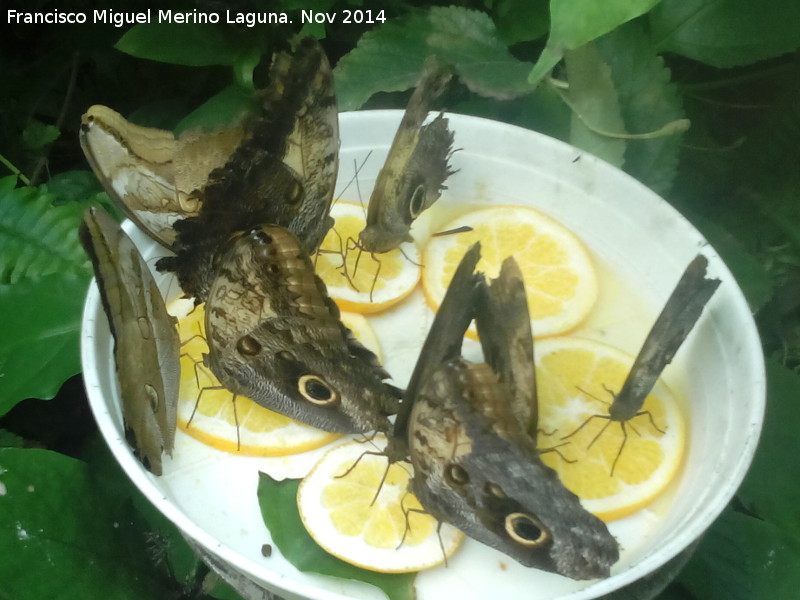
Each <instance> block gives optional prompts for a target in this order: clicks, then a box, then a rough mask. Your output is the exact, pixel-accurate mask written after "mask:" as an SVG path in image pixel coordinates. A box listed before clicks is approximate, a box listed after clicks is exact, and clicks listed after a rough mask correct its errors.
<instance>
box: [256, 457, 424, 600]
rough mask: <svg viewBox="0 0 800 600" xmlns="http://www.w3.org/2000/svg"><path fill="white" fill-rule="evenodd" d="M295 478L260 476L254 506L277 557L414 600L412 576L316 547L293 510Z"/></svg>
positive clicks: (400, 598) (396, 597)
mask: <svg viewBox="0 0 800 600" xmlns="http://www.w3.org/2000/svg"><path fill="white" fill-rule="evenodd" d="M299 484H300V482H299V480H297V479H287V480H284V481H275V480H274V479H272V478H271V477H270V476H269V475H267V474H265V473H261V474H260V477H259V480H258V503H259V506H260V507H261V515H262V516H263V518H264V523H265V524H266V526H267V529H269V532H270V534H271V535H272V541H273V542H274V543H275V545H276V546H277V547H278V549H279V550H280V551H281V554H282V555H283V556H284V558H286V560H288V561H289V562H290V563H292V564H293V565H294V566H295V567H297V568H298V569H300V570H301V571H304V572H309V571H310V572H312V573H320V574H322V575H330V576H332V577H341V578H343V579H355V580H358V581H363V582H365V583H369V584H370V585H374V586H376V587H378V588H380V589H381V590H383V591H384V592H385V593H386V595H387V596H389V599H390V600H414V597H415V593H414V579H415V577H416V575H417V574H416V573H403V574H397V575H391V574H386V573H375V572H374V571H366V570H364V569H359V568H358V567H354V566H353V565H350V564H348V563H346V562H344V561H341V560H339V559H338V558H336V557H334V556H332V555H330V554H328V553H327V552H325V550H323V549H322V548H320V547H319V546H318V545H317V543H316V542H315V541H314V540H313V539H312V537H311V536H310V535H309V534H308V532H307V531H306V528H305V527H304V526H303V522H302V521H301V520H300V513H299V512H298V510H297V487H298V486H299Z"/></svg>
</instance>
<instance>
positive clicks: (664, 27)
mask: <svg viewBox="0 0 800 600" xmlns="http://www.w3.org/2000/svg"><path fill="white" fill-rule="evenodd" d="M649 18H650V24H651V31H652V36H653V40H654V42H655V44H656V46H657V47H658V49H659V50H660V51H668V52H675V53H676V54H680V55H682V56H687V57H689V58H693V59H695V60H699V61H701V62H704V63H707V64H710V65H713V66H715V67H733V66H736V65H746V64H750V63H754V62H756V61H759V60H764V59H766V58H772V57H774V56H779V55H781V54H785V53H787V52H792V51H793V50H795V49H797V48H798V47H800V26H798V23H800V3H799V2H797V1H796V0H769V2H753V1H752V0H664V1H663V2H662V3H661V4H660V5H659V6H658V7H656V9H655V10H653V11H652V12H651V13H650V15H649Z"/></svg>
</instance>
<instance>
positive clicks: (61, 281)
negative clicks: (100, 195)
mask: <svg viewBox="0 0 800 600" xmlns="http://www.w3.org/2000/svg"><path fill="white" fill-rule="evenodd" d="M88 282H89V276H88V275H87V274H83V273H76V272H68V271H67V272H63V273H51V274H49V275H42V276H39V277H29V278H26V279H23V280H21V281H18V282H17V283H13V284H2V285H0V315H6V316H8V317H11V316H12V315H13V318H7V319H5V323H4V325H3V335H2V336H0V415H2V414H5V413H6V412H8V411H9V410H10V409H11V408H12V407H13V406H14V405H15V404H17V403H18V402H19V401H21V400H24V399H25V398H52V397H53V396H55V394H56V393H57V392H58V390H59V388H60V387H61V384H62V383H63V382H64V381H66V380H67V379H68V378H69V377H72V376H73V375H75V374H76V373H79V372H80V370H81V367H80V356H79V340H80V326H81V314H82V311H83V301H84V298H85V296H86V288H87V284H88ZM0 597H2V596H0Z"/></svg>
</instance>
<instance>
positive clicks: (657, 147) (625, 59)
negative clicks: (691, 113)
mask: <svg viewBox="0 0 800 600" xmlns="http://www.w3.org/2000/svg"><path fill="white" fill-rule="evenodd" d="M597 48H598V50H599V51H600V54H601V55H602V56H603V58H604V59H605V61H606V62H607V63H608V65H609V66H610V67H611V78H612V80H613V81H614V88H615V90H616V92H617V94H618V95H619V103H620V107H621V110H622V117H623V120H624V121H625V127H626V129H627V130H628V131H629V132H631V133H633V134H647V133H650V132H654V131H657V130H659V129H661V128H662V127H664V126H665V125H667V124H668V123H671V122H675V121H677V120H679V119H684V118H685V116H686V115H685V113H684V111H683V107H682V104H681V99H680V96H679V94H678V89H677V86H676V85H675V84H674V83H672V82H671V81H670V71H669V69H667V68H666V67H664V61H663V59H662V58H661V57H659V56H656V51H655V47H654V46H653V44H652V43H651V41H650V38H649V37H648V36H647V35H646V34H645V33H644V31H643V29H642V27H641V25H640V24H639V23H638V22H635V23H628V24H626V25H623V26H622V27H619V28H618V29H616V30H614V31H612V32H611V33H609V34H608V35H605V36H603V37H601V38H600V39H598V40H597ZM682 139H683V136H682V132H676V133H673V134H671V135H660V136H657V137H652V138H649V139H633V140H628V145H627V148H626V150H625V171H627V172H628V173H630V174H631V175H633V176H634V177H636V178H637V179H638V180H639V181H641V182H642V183H644V184H645V185H647V186H649V187H650V188H652V189H653V190H655V191H656V192H659V193H664V192H666V191H668V190H669V188H670V187H671V185H672V181H673V180H674V178H675V173H676V171H677V167H678V155H679V152H680V146H681V140H682Z"/></svg>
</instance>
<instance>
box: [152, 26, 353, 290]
mask: <svg viewBox="0 0 800 600" xmlns="http://www.w3.org/2000/svg"><path fill="white" fill-rule="evenodd" d="M262 99H263V108H262V110H261V111H260V114H259V116H258V117H257V118H254V119H252V120H251V123H250V124H249V125H248V128H247V131H246V139H245V141H244V142H242V144H240V145H239V147H238V148H237V150H236V152H234V154H233V156H232V157H231V159H230V160H229V161H228V163H227V164H226V165H225V166H224V167H223V168H221V169H217V170H216V171H214V172H212V174H211V176H210V178H209V183H208V185H207V186H206V187H205V189H204V190H203V192H202V208H201V210H200V213H199V214H198V215H197V216H196V217H193V218H188V219H185V220H182V221H179V222H177V223H175V230H176V231H177V240H176V242H175V244H174V246H173V250H174V251H175V254H176V256H174V257H167V258H164V259H162V260H161V261H159V263H158V268H159V270H168V271H174V272H175V273H176V274H177V276H178V280H179V282H180V284H181V287H182V288H183V290H184V292H186V294H187V295H189V296H194V297H195V298H196V299H197V301H198V302H199V301H202V300H204V299H205V296H206V294H207V292H208V286H209V284H210V280H211V277H212V276H213V269H212V266H211V265H212V261H213V258H214V254H215V253H216V251H217V249H218V248H220V247H222V246H223V245H224V244H225V243H226V242H227V241H228V239H229V238H230V236H231V235H232V234H234V233H235V232H237V231H245V230H248V229H250V228H252V227H257V226H259V225H262V224H265V223H268V224H275V225H280V226H282V227H286V228H288V229H289V230H290V231H292V232H293V233H294V234H295V235H297V236H298V238H299V239H300V241H301V243H302V245H303V247H304V248H305V250H306V251H307V252H308V253H312V252H314V251H315V250H316V248H317V246H318V245H319V244H320V243H321V241H322V239H323V238H324V236H325V233H326V232H327V231H328V229H329V228H330V225H331V223H332V221H331V219H330V217H329V215H328V212H329V209H330V203H331V200H332V197H333V189H334V186H335V183H336V174H337V171H338V143H339V130H338V113H337V107H336V99H335V95H334V90H333V78H332V75H331V71H330V65H329V64H328V61H327V58H326V57H325V53H324V52H323V51H322V48H321V47H320V46H319V44H318V43H317V42H316V41H314V40H312V39H310V38H307V39H304V40H302V41H301V42H300V43H299V44H298V47H297V49H296V51H295V52H294V54H292V55H288V54H279V55H278V56H277V57H276V59H275V61H274V62H273V66H272V69H271V82H270V85H269V87H268V88H267V89H266V90H264V91H263V92H262Z"/></svg>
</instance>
